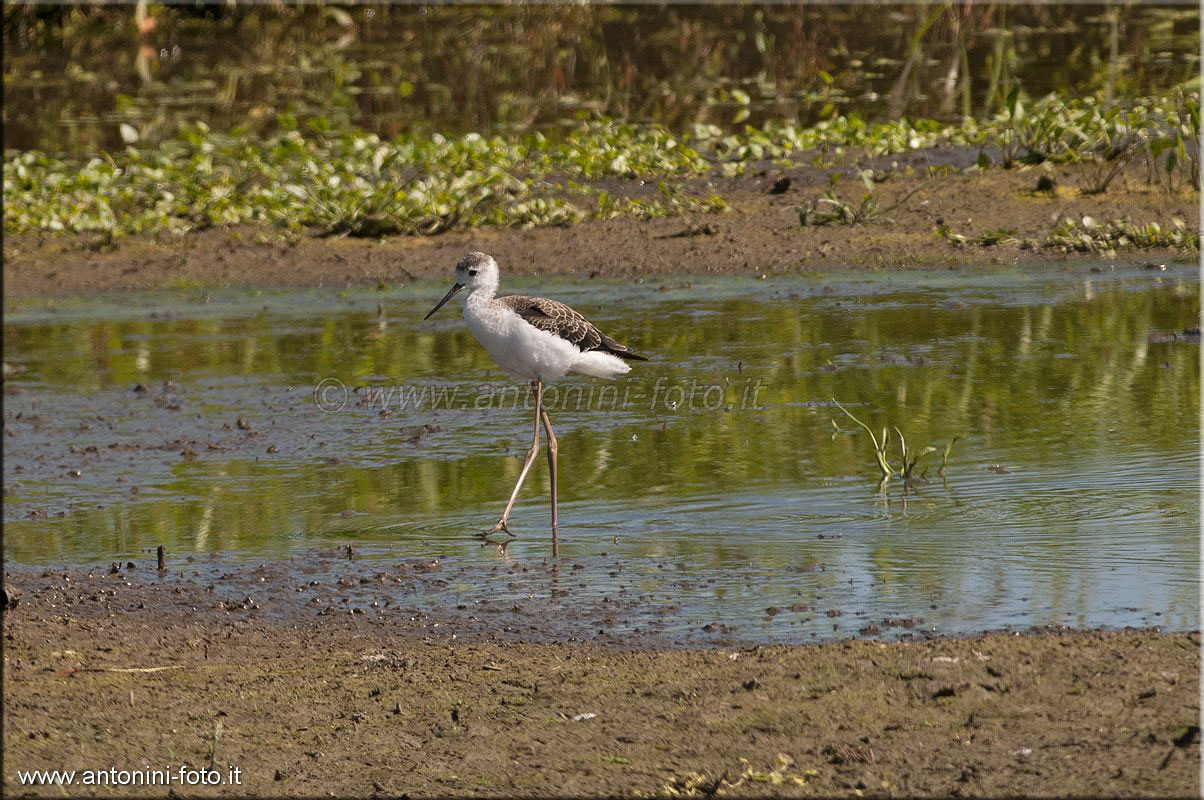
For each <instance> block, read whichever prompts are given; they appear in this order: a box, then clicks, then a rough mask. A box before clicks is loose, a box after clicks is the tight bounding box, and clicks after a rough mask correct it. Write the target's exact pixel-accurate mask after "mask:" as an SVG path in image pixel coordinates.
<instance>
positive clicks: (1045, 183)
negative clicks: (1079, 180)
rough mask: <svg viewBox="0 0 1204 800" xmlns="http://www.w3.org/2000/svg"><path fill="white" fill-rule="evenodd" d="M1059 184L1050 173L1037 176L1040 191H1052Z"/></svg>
mask: <svg viewBox="0 0 1204 800" xmlns="http://www.w3.org/2000/svg"><path fill="white" fill-rule="evenodd" d="M1057 185H1058V183H1057V181H1055V180H1054V179H1053V178H1051V177H1050V176H1049V175H1042V176H1041V177H1040V178H1037V189H1036V190H1037V191H1038V192H1052V191H1053V190H1054V189H1055V188H1057Z"/></svg>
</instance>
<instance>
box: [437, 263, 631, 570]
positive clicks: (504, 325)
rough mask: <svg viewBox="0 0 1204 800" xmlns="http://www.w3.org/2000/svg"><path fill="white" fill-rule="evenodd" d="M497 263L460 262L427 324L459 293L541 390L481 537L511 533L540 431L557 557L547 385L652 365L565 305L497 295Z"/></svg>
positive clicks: (488, 336)
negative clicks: (504, 499)
mask: <svg viewBox="0 0 1204 800" xmlns="http://www.w3.org/2000/svg"><path fill="white" fill-rule="evenodd" d="M499 279H500V276H499V273H498V266H497V261H495V260H494V259H493V256H490V255H486V254H485V253H469V254H468V255H466V256H464V258H462V259H460V262H459V263H458V264H456V282H455V284H453V285H452V288H451V289H449V290H448V292H447V294H445V295H443V299H442V300H440V301H439V302H438V303H436V304H435V307H434V308H432V309H431V311H430V313H429V314H427V315H426V316H425V317H424V318H423V320H424V321H425V320H428V319H430V318H431V316H432V315H433V314H434V313H435V312H436V311H438V310H439V309H440V308H442V307H443V304H444V303H446V302H447V301H448V300H451V299H452V297H454V296H455V295H456V294H457V293H458V292H459V291H460V290H462V289H467V290H468V291H467V292H466V293H465V295H464V321H465V322H467V323H468V330H469V331H471V332H472V335H473V336H475V337H476V340H477V341H478V342H480V343H481V346H482V347H484V348H485V350H486V351H488V353H489V355H491V356H492V357H493V360H494V361H496V362H497V363H498V366H500V367H501V368H502V369H504V370H506V371H507V372H509V373H510V374H511V375H513V376H515V377H517V378H522V379H524V380H528V381H530V382H531V386H532V388H533V389H534V391H535V431H534V436H533V437H532V439H531V449H529V450H528V451H527V458H526V460H525V461H524V462H523V468H522V471H521V472H519V474H518V482H517V483H515V484H514V491H513V492H512V493H511V494H510V501H509V502H508V503H506V510H505V511H503V512H502V518H501V519H499V520H498V521H497V524H496V525H494V526H493V528H492V529H491V530H488V531H484V532H483V533H482V534H481V535H482V536H490V535H492V534H495V533H497V532H499V531H504V532H506V533H507V534H509V535H510V536H513V535H514V534H513V533H510V529H509V528H508V527H506V521H507V520H508V519H509V518H510V509H512V508H513V507H514V501H515V500H516V499H517V498H518V492H519V489H521V488H522V485H523V480H524V479H525V478H526V477H527V472H528V471H529V470H530V469H531V464H533V463H534V462H535V457H536V455H538V454H539V426H540V424H541V423H542V424H543V429H544V433H546V434H547V437H548V469H549V470H550V471H551V473H552V554H553V556H555V555H556V552H557V545H558V543H557V517H556V435H555V434H554V433H552V423H551V421H550V420H549V419H548V413H547V412H546V411H545V410H544V408H543V385H544V383H545V382H547V381H552V380H555V379H557V378H562V377H564V376H565V374H567V373H569V372H578V373H581V374H582V375H590V376H592V377H595V378H617V377H618V376H620V375H623V374H624V373H626V372H628V371H630V370H631V367H630V366H628V365H627V363H626V360H635V361H647V360H648V359H647V358H645V357H644V356H641V355H636V354H635V353H633V352H632V351H631V350H630V349H629V348H627V347H625V346H624V345H621V344H619V343H618V342H616V341H615V340H614V339H612V338H610V337H609V336H607V335H606V334H605V333H603V332H602V331H600V330H598V329H597V328H595V327H594V326H593V325H592V324H590V322H589V321H588V320H587V319H586V318H585V317H583V316H581V315H580V314H578V313H577V312H576V311H574V310H573V309H571V308H569V307H568V306H566V305H565V304H564V303H559V302H557V301H555V300H547V299H545V298H543V297H524V296H523V295H503V296H501V297H498V296H497V288H498V281H499Z"/></svg>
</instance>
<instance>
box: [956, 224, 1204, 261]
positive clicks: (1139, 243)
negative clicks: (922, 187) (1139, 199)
mask: <svg viewBox="0 0 1204 800" xmlns="http://www.w3.org/2000/svg"><path fill="white" fill-rule="evenodd" d="M937 234H938V235H939V236H941V237H942V238H943V239H945V240H947V241H948V242H950V243H951V244H953V245H955V246H958V247H962V246H965V245H977V246H980V247H991V246H993V245H997V244H1011V245H1017V246H1019V247H1020V248H1021V249H1024V250H1056V251H1060V252H1064V253H1098V254H1100V255H1104V256H1113V255H1115V254H1116V253H1117V252H1118V251H1123V250H1133V249H1141V248H1151V247H1156V248H1163V249H1168V250H1183V251H1186V252H1189V253H1198V252H1199V251H1200V232H1199V231H1195V230H1191V229H1190V228H1188V227H1187V224H1186V223H1185V222H1184V221H1183V220H1181V219H1179V218H1177V217H1172V218H1171V220H1170V222H1169V224H1166V225H1164V224H1162V223H1159V222H1147V223H1145V224H1135V223H1131V222H1129V221H1127V220H1123V219H1117V220H1111V221H1108V222H1104V223H1100V222H1098V221H1096V220H1095V219H1094V218H1092V217H1083V218H1082V219H1081V220H1075V219H1070V218H1062V219H1060V220H1058V221H1057V222H1055V223H1054V225H1053V227H1052V228H1050V231H1049V233H1047V234H1046V235H1045V236H1044V237H1041V238H1034V237H1022V236H1018V235H1017V233H1016V231H1014V230H1010V229H1004V228H999V229H995V230H989V231H987V232H985V233H982V234H980V235H978V236H966V235H964V234H960V233H954V232H953V231H951V230H949V228H948V227H946V226H943V225H942V226H941V227H939V228H937Z"/></svg>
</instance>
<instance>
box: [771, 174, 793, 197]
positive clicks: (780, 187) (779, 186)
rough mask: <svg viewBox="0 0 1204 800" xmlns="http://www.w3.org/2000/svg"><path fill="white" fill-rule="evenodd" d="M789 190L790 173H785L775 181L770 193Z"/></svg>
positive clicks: (782, 192) (780, 192)
mask: <svg viewBox="0 0 1204 800" xmlns="http://www.w3.org/2000/svg"><path fill="white" fill-rule="evenodd" d="M788 191H790V176H789V175H783V176H782V177H780V178H778V179H777V180H776V181H774V182H773V186H772V187H770V189H769V193H770V194H786V192H788Z"/></svg>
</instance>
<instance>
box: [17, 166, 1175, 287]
mask: <svg viewBox="0 0 1204 800" xmlns="http://www.w3.org/2000/svg"><path fill="white" fill-rule="evenodd" d="M976 156H977V151H976V150H971V149H966V148H955V147H938V148H933V149H929V150H920V151H915V152H912V153H907V154H899V155H896V156H888V157H873V158H869V157H867V158H863V159H861V160H860V161H859V162H858V163H857V165H856V166H857V167H860V168H867V169H878V170H884V171H886V172H888V173H890V175H891V177H890V179H889V180H887V181H885V182H884V183H882V184H879V185H878V187H877V189H876V191H877V193H878V195H879V198H880V203H881V205H882V206H883V207H884V208H885V207H892V210H891V212H890V213H889V214H887V215H885V216H883V217H880V218H878V219H874V220H871V221H870V222H868V223H866V224H860V225H847V224H831V225H822V226H816V225H809V226H802V225H800V223H799V210H800V209H801V208H802V207H803V206H804V205H806V204H807V203H808V202H810V201H812V200H814V199H816V198H819V197H821V196H823V194H824V193H825V192H827V191H828V190H829V188H830V187H831V185H832V180H833V179H834V178H835V179H837V180H838V181H839V183H838V189H837V195H838V196H840V197H841V198H842V199H844V200H845V201H851V202H854V203H858V202H860V201H861V198H862V197H863V195H864V193H865V188H864V187H863V186H862V183H861V181H860V180H859V179H858V178H857V177H856V174H857V170H856V168H855V167H854V166H853V165H850V166H846V167H831V168H814V167H793V168H791V169H788V170H784V171H783V170H782V169H780V168H777V167H773V166H769V165H767V166H766V169H765V170H762V171H756V170H754V171H753V172H752V173H750V174H749V175H748V176H746V177H737V178H725V177H720V176H718V175H716V176H712V177H710V178H698V179H691V180H686V181H683V182H682V187H681V188H682V190H683V191H685V192H687V193H690V194H700V195H706V194H710V193H718V194H719V195H721V196H722V197H723V198H724V200H726V201H727V202H728V203H729V205H730V206H731V211H729V212H728V213H724V214H718V215H707V216H700V217H698V218H697V219H686V218H683V217H675V218H669V219H650V220H641V219H637V218H634V217H621V218H617V219H612V220H607V221H592V222H585V223H582V224H579V225H573V226H570V227H563V228H561V227H544V228H536V229H533V230H519V229H508V228H479V229H473V230H453V231H451V232H448V233H446V234H444V235H441V236H434V237H411V236H395V237H389V238H387V239H383V240H376V239H351V238H342V239H340V238H318V237H315V236H308V235H298V234H292V235H285V234H284V233H282V232H281V231H280V230H278V229H273V228H241V229H237V230H231V229H211V230H208V231H202V232H199V233H192V234H185V235H180V236H166V237H162V238H158V239H153V238H145V237H131V238H129V239H126V240H120V241H119V242H118V243H117V244H116V246H115V247H112V248H97V247H96V246H95V243H94V242H89V241H86V240H82V239H76V238H72V237H68V236H51V237H35V236H13V237H7V238H6V240H5V243H4V297H5V298H6V299H14V298H23V297H47V296H55V295H72V294H84V293H89V292H94V291H113V290H121V289H157V288H164V287H173V286H177V287H178V286H180V285H198V286H204V287H261V288H262V287H291V286H325V287H344V286H375V285H378V284H380V283H385V284H399V283H403V282H406V281H409V280H413V279H416V278H431V277H439V278H443V277H445V276H446V275H447V274H449V270H450V269H451V268H452V265H454V264H455V263H456V261H457V260H458V259H459V258H460V257H461V256H462V255H463V254H464V252H465V251H466V250H473V249H476V250H486V251H488V252H490V253H493V254H494V255H496V256H497V257H498V259H499V262H500V263H501V265H502V268H503V270H504V271H505V274H507V275H511V276H513V275H576V276H589V277H603V278H620V277H621V278H643V277H648V276H651V275H658V276H665V275H760V274H782V273H785V274H789V273H795V272H800V271H807V270H813V269H832V268H837V267H857V268H871V269H908V268H918V267H920V268H922V267H938V266H939V267H951V268H960V267H969V266H982V265H998V264H1014V263H1016V262H1017V261H1025V262H1034V261H1048V262H1049V263H1051V264H1056V263H1062V262H1066V261H1075V260H1082V258H1083V255H1084V254H1078V253H1067V252H1062V251H1059V250H1056V249H1045V248H1038V249H1024V248H1022V247H1021V246H1020V245H1018V244H1017V243H1015V241H1014V240H1006V239H1005V240H1004V241H1000V242H998V243H996V244H992V245H967V246H963V247H955V246H954V245H952V244H951V243H950V242H949V241H947V240H946V239H944V238H942V237H941V236H940V235H939V234H938V233H937V230H938V228H940V227H947V228H948V229H949V230H951V231H953V232H954V233H956V234H958V235H961V236H966V237H969V238H971V239H974V238H975V237H981V236H983V235H984V234H988V233H990V232H992V231H998V230H1000V229H1001V228H1006V229H1007V230H1008V231H1009V232H1010V233H1009V236H1011V237H1016V238H1018V239H1024V238H1029V239H1035V240H1044V239H1045V238H1046V237H1047V236H1048V234H1049V232H1050V231H1051V229H1052V228H1053V227H1054V226H1055V224H1056V220H1058V219H1060V218H1064V217H1069V218H1071V219H1074V220H1081V219H1083V218H1084V217H1091V218H1093V219H1095V220H1098V221H1100V222H1107V221H1111V220H1116V219H1125V220H1128V221H1130V222H1132V223H1140V224H1146V223H1148V222H1158V223H1159V224H1160V225H1163V226H1168V225H1169V224H1170V221H1171V220H1172V219H1173V218H1178V219H1181V220H1183V221H1184V222H1185V223H1186V224H1187V225H1188V226H1189V227H1190V228H1191V229H1192V230H1195V229H1196V227H1197V222H1196V220H1197V218H1198V214H1197V208H1196V207H1197V204H1198V196H1197V195H1195V194H1186V193H1180V194H1174V195H1170V194H1167V193H1166V192H1164V191H1161V190H1159V189H1155V188H1153V187H1150V186H1148V185H1143V184H1142V181H1143V180H1144V177H1143V176H1144V171H1143V170H1144V168H1139V167H1138V166H1137V165H1131V166H1130V167H1128V168H1127V169H1126V170H1124V171H1123V172H1122V173H1121V175H1120V177H1119V178H1118V179H1117V180H1116V181H1115V183H1114V184H1113V186H1112V188H1111V189H1110V190H1109V191H1108V192H1107V193H1106V194H1101V195H1084V194H1082V193H1081V192H1080V191H1079V189H1078V188H1077V187H1078V185H1079V184H1080V183H1081V182H1082V176H1081V175H1080V174H1079V173H1078V172H1077V171H1076V170H1074V169H1072V168H1070V167H1063V168H1059V169H1057V170H1054V171H1053V172H1052V173H1050V174H1049V175H1046V177H1047V178H1052V179H1053V180H1054V181H1055V183H1056V184H1057V185H1058V186H1059V187H1064V188H1065V189H1067V190H1069V191H1068V192H1066V193H1063V194H1059V193H1051V192H1039V191H1036V188H1037V182H1038V178H1039V177H1040V176H1041V175H1044V174H1045V173H1044V172H1040V171H1038V170H1034V169H1015V170H1002V169H997V170H989V171H986V172H982V173H963V174H950V175H945V176H942V177H939V178H937V179H933V180H929V179H927V178H925V177H924V174H925V171H926V170H927V168H928V167H929V166H934V165H937V166H939V165H950V166H955V167H959V168H964V167H968V166H970V165H971V164H973V162H974V159H975V157H976ZM803 160H805V159H803ZM784 178H789V179H790V181H789V188H787V189H786V190H784V191H783V192H781V193H773V191H772V190H773V187H774V185H775V183H777V182H778V181H779V180H781V179H784ZM602 188H605V189H606V190H607V191H610V192H612V193H614V194H616V195H622V196H630V197H635V198H643V197H646V196H654V195H655V187H654V186H652V185H651V184H647V185H642V184H640V182H637V181H607V182H605V185H604V186H603V187H602ZM896 204H898V205H896ZM1009 241H1011V243H1009ZM1120 255H1121V256H1122V257H1126V258H1129V259H1132V258H1146V259H1150V260H1154V261H1159V260H1160V261H1166V260H1168V259H1174V258H1183V257H1186V256H1194V253H1189V252H1185V251H1184V250H1181V249H1164V248H1147V249H1133V250H1129V251H1128V252H1126V253H1121V254H1120Z"/></svg>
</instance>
